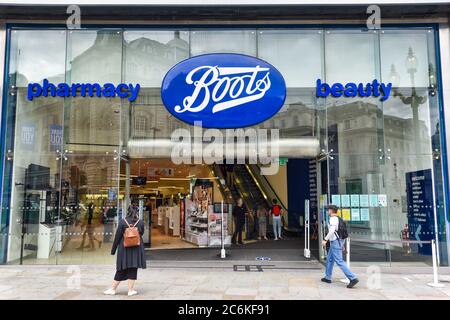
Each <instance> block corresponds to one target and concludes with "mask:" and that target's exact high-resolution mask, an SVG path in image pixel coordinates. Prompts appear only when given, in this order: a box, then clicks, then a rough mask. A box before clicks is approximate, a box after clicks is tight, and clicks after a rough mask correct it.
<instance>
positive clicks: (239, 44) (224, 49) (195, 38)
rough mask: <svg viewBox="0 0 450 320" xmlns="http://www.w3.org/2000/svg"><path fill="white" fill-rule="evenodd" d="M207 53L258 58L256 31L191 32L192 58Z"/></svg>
mask: <svg viewBox="0 0 450 320" xmlns="http://www.w3.org/2000/svg"><path fill="white" fill-rule="evenodd" d="M205 53H243V54H248V55H251V56H256V31H255V30H208V31H203V30H194V31H191V56H196V55H199V54H205Z"/></svg>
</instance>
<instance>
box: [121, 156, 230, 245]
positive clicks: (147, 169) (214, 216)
mask: <svg viewBox="0 0 450 320" xmlns="http://www.w3.org/2000/svg"><path fill="white" fill-rule="evenodd" d="M123 167H124V170H125V172H121V175H122V176H123V177H124V178H125V180H126V179H127V177H126V166H123ZM129 172H130V174H129V178H128V179H129V181H130V185H129V187H127V185H126V184H124V187H123V188H121V193H123V194H121V196H126V191H127V189H129V197H130V202H131V203H135V204H137V205H138V207H139V212H140V215H141V217H143V219H144V221H145V226H146V232H145V234H144V243H145V244H146V246H147V247H149V248H151V249H180V248H195V247H213V246H221V245H222V239H223V242H224V245H229V244H230V240H231V237H230V233H231V230H229V229H228V228H229V227H230V225H231V223H230V222H231V220H230V218H231V215H228V212H230V210H231V206H232V203H231V202H228V203H227V202H226V200H225V198H224V196H223V194H222V192H221V190H220V188H219V183H220V181H219V179H220V178H219V177H218V176H217V175H216V174H215V172H214V170H213V168H212V167H211V166H209V165H206V164H202V165H185V164H181V165H176V164H173V162H172V161H170V159H133V160H130V161H129ZM222 208H223V216H222ZM222 217H223V219H224V221H225V223H224V227H223V229H222V225H221V222H222ZM222 234H223V237H222Z"/></svg>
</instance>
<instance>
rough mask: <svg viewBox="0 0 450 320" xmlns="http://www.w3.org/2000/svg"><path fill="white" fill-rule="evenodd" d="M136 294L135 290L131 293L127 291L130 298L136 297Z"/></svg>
mask: <svg viewBox="0 0 450 320" xmlns="http://www.w3.org/2000/svg"><path fill="white" fill-rule="evenodd" d="M137 294H138V293H137V291H136V290H131V291H128V296H129V297H131V296H135V295H137Z"/></svg>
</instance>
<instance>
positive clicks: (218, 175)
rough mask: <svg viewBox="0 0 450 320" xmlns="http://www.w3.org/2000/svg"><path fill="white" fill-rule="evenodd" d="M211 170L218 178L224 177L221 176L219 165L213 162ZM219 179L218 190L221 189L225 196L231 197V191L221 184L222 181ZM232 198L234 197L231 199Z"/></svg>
mask: <svg viewBox="0 0 450 320" xmlns="http://www.w3.org/2000/svg"><path fill="white" fill-rule="evenodd" d="M212 167H213V170H214V173H215V175H216V176H217V177H218V178H219V179H220V180H224V179H225V177H224V176H223V173H222V171H221V170H220V167H219V166H218V165H217V164H213V166H212ZM220 180H219V188H220V191H222V193H223V194H224V195H225V197H227V198H228V199H233V194H232V193H231V191H230V190H229V191H227V190H226V189H225V188H224V186H223V185H222V183H221V182H220ZM233 200H234V199H233Z"/></svg>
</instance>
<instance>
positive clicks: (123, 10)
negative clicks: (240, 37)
mask: <svg viewBox="0 0 450 320" xmlns="http://www.w3.org/2000/svg"><path fill="white" fill-rule="evenodd" d="M66 8H67V6H62V5H59V6H56V5H55V6H48V5H33V6H29V5H22V6H11V5H0V19H21V20H61V19H67V17H68V15H67V13H66ZM80 8H81V13H82V18H83V17H84V18H88V19H92V20H94V19H96V20H113V19H119V20H133V19H140V20H143V19H144V20H145V19H148V20H172V21H173V20H186V19H192V20H206V19H207V20H214V19H218V20H230V19H236V20H242V19H248V20H261V19H281V20H287V19H311V20H314V19H317V20H320V19H366V18H367V17H368V14H367V13H366V9H367V6H366V5H326V6H325V5H322V6H319V5H303V6H298V5H282V6H280V5H264V6H254V5H253V6H250V5H248V6H246V5H240V6H189V5H186V6H141V5H131V6H120V5H109V6H107V7H106V6H98V5H88V6H80ZM380 8H381V17H382V18H409V19H418V18H425V17H428V18H430V17H446V16H448V15H449V14H450V4H436V5H409V6H408V5H380Z"/></svg>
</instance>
